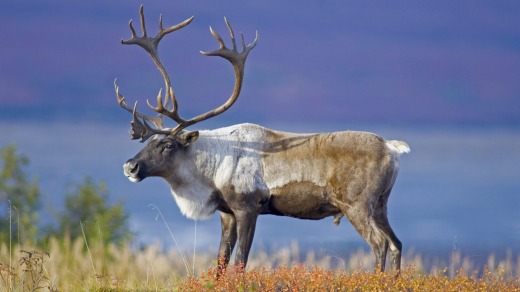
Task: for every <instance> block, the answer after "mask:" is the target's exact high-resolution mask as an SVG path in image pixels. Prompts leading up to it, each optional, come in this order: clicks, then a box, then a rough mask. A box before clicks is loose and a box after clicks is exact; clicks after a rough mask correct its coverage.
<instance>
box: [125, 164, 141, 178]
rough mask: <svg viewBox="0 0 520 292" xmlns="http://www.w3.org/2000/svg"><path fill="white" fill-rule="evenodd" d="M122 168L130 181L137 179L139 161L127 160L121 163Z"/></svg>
mask: <svg viewBox="0 0 520 292" xmlns="http://www.w3.org/2000/svg"><path fill="white" fill-rule="evenodd" d="M123 170H124V173H125V175H126V176H127V177H128V178H129V179H130V180H132V181H134V180H138V177H139V176H138V174H139V163H138V162H137V161H135V160H132V159H130V160H128V161H127V162H126V163H125V164H124V165H123Z"/></svg>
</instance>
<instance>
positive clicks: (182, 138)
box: [177, 131, 199, 146]
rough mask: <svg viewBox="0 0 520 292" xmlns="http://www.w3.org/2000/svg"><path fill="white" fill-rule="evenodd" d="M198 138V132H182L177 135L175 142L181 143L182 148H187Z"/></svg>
mask: <svg viewBox="0 0 520 292" xmlns="http://www.w3.org/2000/svg"><path fill="white" fill-rule="evenodd" d="M198 138H199V131H192V132H188V131H183V132H182V133H179V134H178V135H177V141H179V143H181V144H182V145H183V146H188V145H189V144H191V143H193V142H195V141H197V139H198Z"/></svg>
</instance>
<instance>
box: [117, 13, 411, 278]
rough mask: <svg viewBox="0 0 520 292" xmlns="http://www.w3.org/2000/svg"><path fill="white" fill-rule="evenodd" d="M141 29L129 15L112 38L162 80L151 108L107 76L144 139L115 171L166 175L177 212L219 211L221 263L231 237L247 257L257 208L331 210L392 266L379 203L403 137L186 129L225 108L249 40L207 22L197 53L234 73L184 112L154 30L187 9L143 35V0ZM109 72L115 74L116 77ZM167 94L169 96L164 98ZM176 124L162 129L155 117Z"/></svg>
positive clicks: (244, 127) (394, 252)
mask: <svg viewBox="0 0 520 292" xmlns="http://www.w3.org/2000/svg"><path fill="white" fill-rule="evenodd" d="M139 14H140V21H141V29H142V36H137V35H136V32H135V30H134V28H133V25H132V21H131V20H130V23H129V26H130V30H131V34H132V35H131V38H129V39H127V40H124V39H122V40H121V42H122V43H123V44H134V45H138V46H140V47H142V48H144V49H145V50H146V51H147V52H148V53H149V55H150V56H151V58H152V60H153V62H154V63H155V65H156V66H157V68H158V69H159V71H160V72H161V74H162V77H163V79H164V84H165V91H164V97H163V93H162V90H160V91H159V94H158V96H157V106H153V105H151V104H150V103H149V102H148V106H149V107H150V108H151V109H153V110H154V111H155V112H157V113H158V115H157V116H150V115H145V114H143V113H140V112H138V111H137V110H136V107H137V102H136V103H135V104H134V106H133V107H131V106H129V105H127V103H126V100H125V97H124V96H123V95H122V94H121V93H120V92H119V87H118V86H117V84H116V82H114V87H115V91H116V97H117V102H118V103H119V105H120V106H121V107H122V108H124V109H126V110H127V111H129V112H130V113H131V114H132V117H133V118H132V121H131V125H132V129H131V131H130V134H131V135H132V139H140V140H141V142H144V141H146V140H148V139H150V141H149V142H148V143H147V144H146V146H145V147H144V148H143V149H142V150H141V151H140V152H139V153H137V155H135V156H134V157H133V158H131V159H129V160H128V161H127V162H126V163H125V164H124V167H123V168H124V174H125V175H126V176H127V177H128V179H129V180H130V181H132V182H139V181H141V180H143V179H145V178H147V177H161V178H163V179H164V180H166V182H167V183H168V184H169V186H170V188H171V193H172V195H173V198H174V199H175V201H176V203H177V205H178V207H179V209H180V212H181V213H182V214H183V215H185V216H186V217H188V218H191V219H194V220H199V219H206V218H209V217H210V216H212V214H214V213H215V212H216V211H219V213H220V219H221V224H222V234H221V240H220V246H219V250H218V256H219V258H221V259H223V263H222V264H221V266H219V269H225V267H226V266H227V265H228V264H229V261H230V257H231V254H232V252H233V250H234V248H235V245H236V244H237V242H238V245H237V249H236V254H235V263H236V264H243V265H244V266H245V265H246V264H247V259H248V255H249V251H250V249H251V244H252V242H253V237H254V234H255V226H256V221H257V218H258V216H259V215H263V214H272V215H278V216H290V217H294V218H300V219H311V220H318V219H323V218H325V217H332V218H333V223H334V224H339V222H340V220H341V218H342V217H343V216H345V217H346V218H348V220H349V221H350V222H351V223H352V225H353V226H354V228H355V229H356V230H357V232H358V233H359V234H360V235H361V237H362V238H363V239H364V240H365V241H366V242H367V243H368V245H369V246H370V248H371V249H372V251H373V253H374V255H375V269H376V271H377V270H379V271H384V270H385V262H386V256H387V253H388V252H389V253H390V263H391V266H392V268H393V269H394V270H397V271H399V269H400V265H401V250H402V244H401V242H400V241H399V239H398V238H397V236H396V235H395V233H394V231H393V230H392V228H391V227H390V223H389V221H388V217H387V202H388V198H389V195H390V192H391V190H392V187H393V185H394V182H395V180H396V177H397V174H398V171H399V158H400V155H401V154H403V153H408V152H409V151H410V148H409V147H408V145H407V144H406V143H405V142H402V141H397V140H385V139H383V138H382V137H380V136H378V135H376V134H374V133H369V132H360V131H342V132H334V133H314V134H313V133H309V134H299V133H288V132H282V131H275V130H270V129H267V128H264V127H262V126H258V125H255V124H247V123H246V124H238V125H232V126H229V127H224V128H219V129H214V130H201V131H188V130H185V129H186V128H187V127H189V126H192V125H194V124H196V123H199V122H201V121H204V120H207V119H209V118H212V117H215V116H217V115H219V114H221V113H223V112H225V111H226V110H227V109H229V108H230V107H231V106H232V105H233V104H234V103H235V101H236V100H237V98H238V96H239V95H240V91H241V87H242V81H243V78H244V66H245V62H246V59H247V56H248V54H249V53H250V52H251V50H253V48H254V47H255V46H256V44H257V42H258V32H256V37H255V39H254V41H253V42H252V43H250V44H248V45H246V44H245V41H244V37H243V35H242V48H241V50H239V49H238V48H237V45H236V41H235V34H234V32H233V29H232V28H231V25H230V24H229V22H228V21H227V19H225V18H224V21H225V24H226V26H227V29H228V31H229V34H230V38H231V44H232V47H231V48H228V47H226V45H225V43H224V41H223V39H222V38H221V37H220V35H219V34H217V33H216V32H215V31H214V30H213V29H212V28H211V27H210V32H211V34H212V35H213V37H214V38H215V39H216V40H217V42H218V43H219V45H220V47H219V48H218V49H216V50H214V51H210V52H202V51H201V53H202V54H203V55H206V56H219V57H222V58H224V59H226V60H228V61H229V62H230V63H231V65H232V66H233V69H234V73H235V85H234V89H233V92H232V93H231V96H230V97H229V98H228V99H227V101H226V102H225V103H224V104H222V105H220V106H219V107H217V108H215V109H213V110H211V111H208V112H206V113H203V114H201V115H199V116H196V117H194V118H191V119H184V118H182V117H181V116H180V115H179V113H178V104H177V99H176V97H175V94H174V91H173V89H172V86H171V81H170V78H169V75H168V73H167V72H166V70H165V68H164V66H163V64H162V62H161V61H160V59H159V55H158V45H159V42H160V41H161V39H162V38H163V37H164V36H165V35H167V34H169V33H172V32H174V31H176V30H179V29H181V28H183V27H185V26H187V25H188V24H189V23H191V22H192V20H193V17H190V18H188V19H186V20H185V21H183V22H180V23H179V24H177V25H173V26H171V27H167V28H163V24H162V15H161V16H160V18H159V32H158V33H157V35H156V36H155V37H149V36H148V35H147V32H146V27H145V21H144V14H143V6H141V8H140V11H139ZM116 81H117V80H116ZM170 103H171V105H170ZM164 117H168V118H170V119H171V120H173V121H175V122H176V123H177V126H176V127H174V128H166V127H164V125H163V118H164Z"/></svg>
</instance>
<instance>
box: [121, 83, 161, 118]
mask: <svg viewBox="0 0 520 292" xmlns="http://www.w3.org/2000/svg"><path fill="white" fill-rule="evenodd" d="M114 89H115V91H116V98H117V103H118V104H119V105H120V106H121V107H122V108H124V109H125V110H127V111H128V112H130V113H132V114H135V115H136V116H137V117H139V118H141V119H143V120H148V121H150V122H151V123H153V124H154V125H155V126H156V127H157V128H162V127H163V119H162V117H161V116H157V117H151V116H148V115H144V114H142V113H139V112H137V111H136V110H135V105H134V107H133V108H132V107H129V106H128V105H127V104H126V99H125V97H124V96H123V95H121V93H119V86H117V79H116V80H114ZM136 104H137V102H136Z"/></svg>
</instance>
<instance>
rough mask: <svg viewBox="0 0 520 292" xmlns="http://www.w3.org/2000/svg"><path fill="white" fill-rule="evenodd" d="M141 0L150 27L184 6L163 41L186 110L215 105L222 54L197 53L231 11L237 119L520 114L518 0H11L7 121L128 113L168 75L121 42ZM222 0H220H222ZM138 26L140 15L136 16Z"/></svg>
mask: <svg viewBox="0 0 520 292" xmlns="http://www.w3.org/2000/svg"><path fill="white" fill-rule="evenodd" d="M141 2H142V3H144V5H145V15H146V19H147V24H148V30H149V34H155V33H156V31H157V30H156V29H157V25H158V24H157V23H158V16H159V14H161V13H162V14H163V15H164V24H165V26H167V25H172V24H176V23H178V22H180V21H182V20H184V19H186V18H188V17H190V16H192V15H194V16H195V20H194V21H193V23H192V24H190V25H189V26H188V27H186V28H184V29H183V30H181V31H178V32H175V33H173V34H172V35H169V36H168V37H166V38H165V39H164V40H163V42H162V43H161V46H160V52H161V56H162V59H163V62H164V63H165V66H166V67H167V69H168V70H169V72H170V76H171V78H172V82H173V86H174V89H175V90H176V93H177V96H178V99H179V103H180V106H181V109H180V111H181V115H183V116H185V117H187V118H189V117H191V116H193V115H195V114H199V113H202V112H203V111H206V110H208V109H210V108H212V107H216V106H218V105H219V104H221V103H223V102H224V101H225V99H226V98H227V97H228V95H229V93H230V91H231V88H232V85H233V74H232V70H231V68H230V65H229V64H227V63H226V62H225V61H223V60H220V59H217V58H207V57H203V56H201V55H200V54H199V53H198V51H199V50H212V49H215V48H217V43H216V41H215V40H214V39H213V38H212V37H211V35H210V34H209V31H208V26H209V25H212V26H213V27H214V28H215V29H216V30H217V31H218V32H219V33H220V34H221V35H222V36H223V37H224V39H225V40H228V39H227V31H226V30H225V27H224V22H223V21H222V17H223V16H227V17H228V19H229V20H230V22H231V24H232V25H233V27H234V28H235V30H236V32H240V31H243V32H244V36H245V38H246V41H247V42H250V41H252V39H253V37H254V32H255V30H258V31H259V33H260V42H259V44H258V46H257V47H256V48H255V49H254V51H253V52H252V53H251V55H250V56H249V60H248V64H247V68H246V79H245V82H244V89H243V92H242V96H241V97H240V99H239V101H238V102H237V104H236V105H235V106H234V107H233V108H232V109H231V110H230V111H229V112H227V113H225V114H224V115H223V116H222V117H219V119H221V120H222V121H226V122H228V123H239V122H246V121H247V122H255V123H264V122H267V123H269V122H290V123H298V122H303V121H306V122H309V121H311V122H313V121H334V122H351V121H362V122H376V123H379V122H381V123H387V122H405V123H408V122H413V123H418V122H453V123H479V124H486V123H494V124H497V123H498V124H516V125H517V124H519V123H520V82H518V78H519V76H520V18H519V17H518V11H520V2H518V1H499V2H496V1H492V2H491V1H437V0H436V1H420V2H415V1H392V2H388V1H331V0H330V1H308V3H302V2H301V1H283V2H280V1H255V2H252V1H242V2H238V1H218V2H216V1H204V2H202V1H139V2H137V1H126V0H125V1H122V0H120V1H81V2H79V1H63V0H62V1H9V2H7V3H4V4H3V5H2V9H1V11H0V34H1V35H2V45H1V46H0V64H1V66H0V88H1V89H2V90H1V91H0V115H1V117H0V118H2V119H10V118H17V119H26V118H30V119H33V120H34V119H45V120H48V119H73V118H77V117H80V118H83V119H87V120H91V119H94V120H100V121H103V120H110V121H127V120H128V118H129V117H128V116H126V114H125V113H124V112H123V111H122V110H120V109H119V108H118V107H117V105H116V103H115V101H114V93H113V86H112V82H113V80H114V79H115V78H116V77H117V78H118V83H119V85H120V87H121V91H122V93H123V94H124V95H125V96H126V97H127V98H128V99H129V100H130V101H133V100H135V99H136V98H139V99H140V101H141V102H140V105H141V108H142V109H143V110H144V106H145V99H146V98H148V99H152V100H153V99H154V98H155V96H156V94H157V92H158V90H159V89H160V88H161V86H162V85H163V83H162V79H161V76H160V75H159V73H158V72H157V70H156V69H155V68H154V66H153V64H152V62H151V60H150V58H149V57H148V56H147V55H146V54H145V53H144V50H142V49H140V48H138V47H135V46H132V47H130V46H123V45H121V44H120V43H119V40H120V39H121V38H128V37H129V36H130V31H129V29H128V26H127V22H128V20H129V19H131V18H132V19H134V22H135V23H136V24H137V23H138V8H139V4H140V3H141ZM217 3H218V4H217ZM137 27H138V25H136V28H137Z"/></svg>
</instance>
